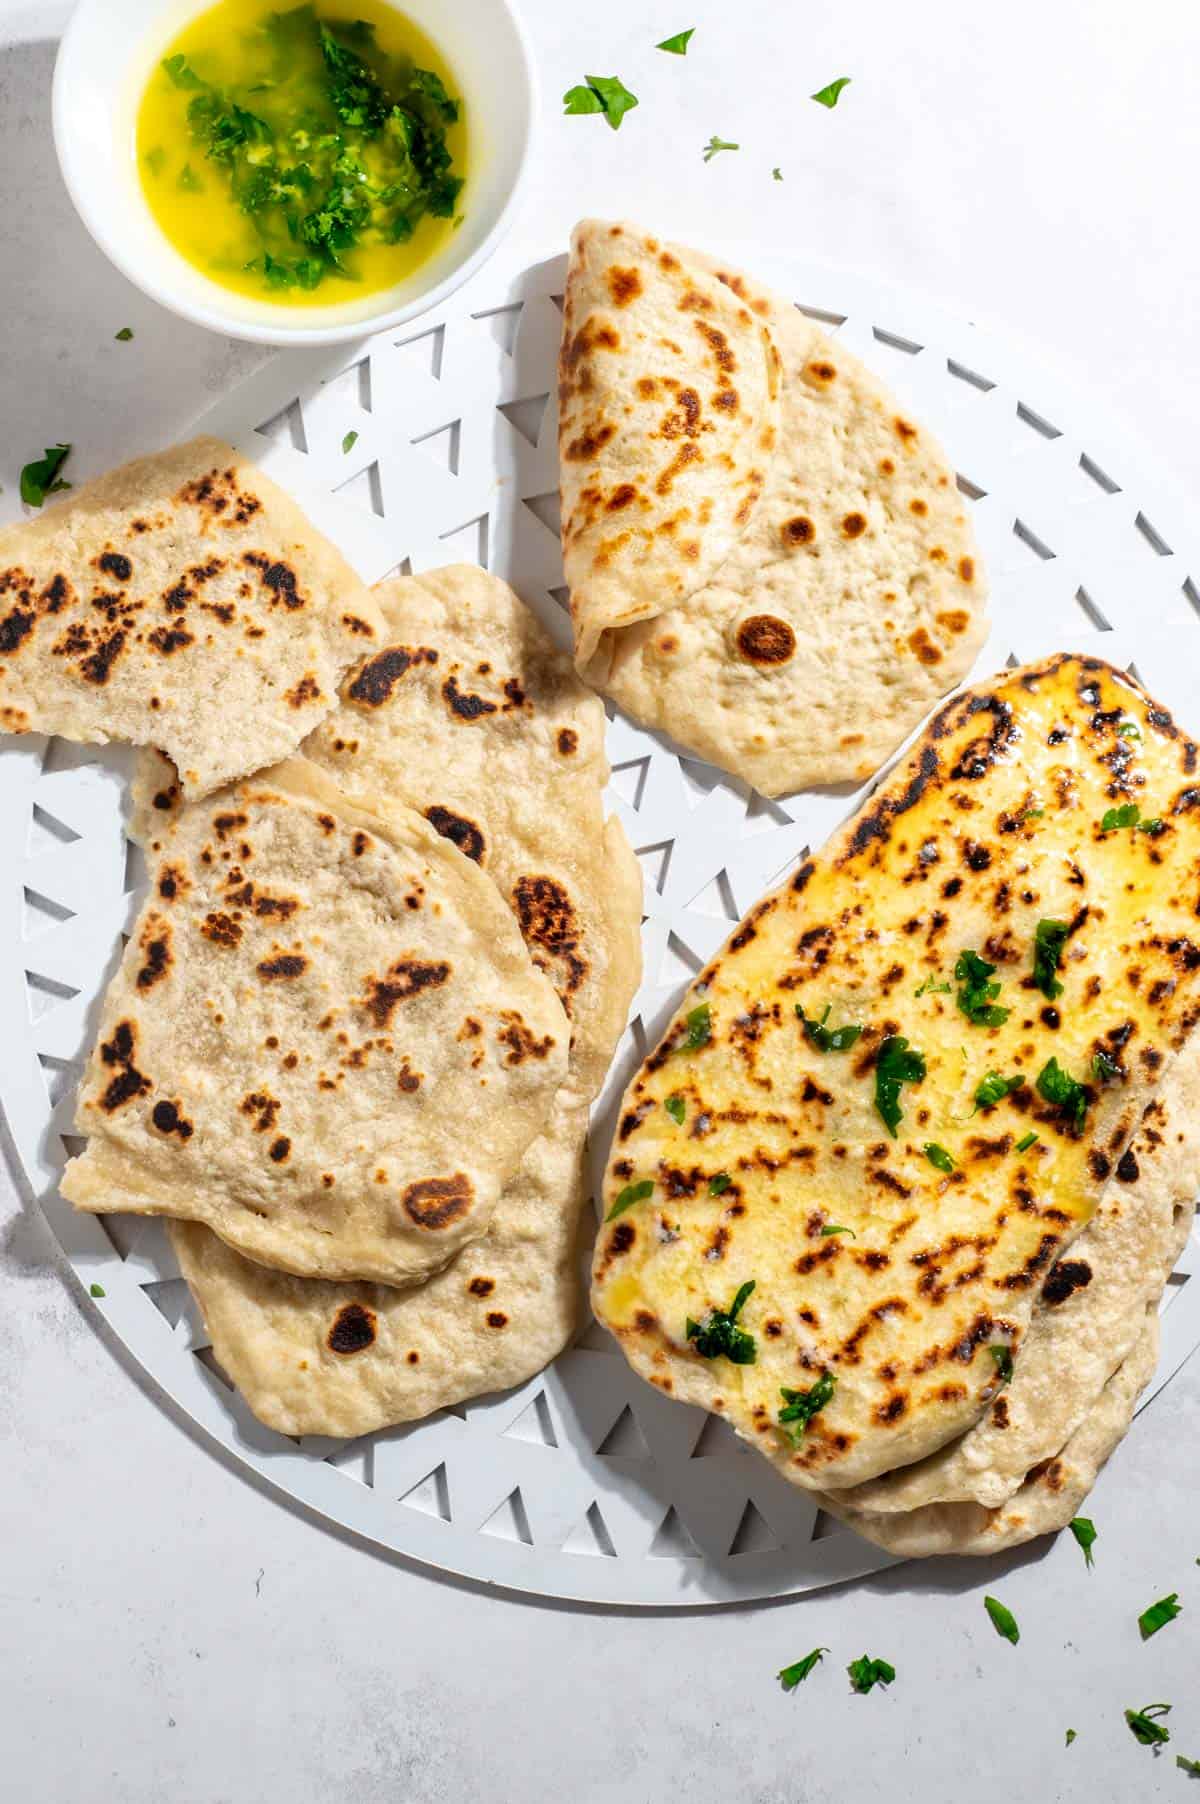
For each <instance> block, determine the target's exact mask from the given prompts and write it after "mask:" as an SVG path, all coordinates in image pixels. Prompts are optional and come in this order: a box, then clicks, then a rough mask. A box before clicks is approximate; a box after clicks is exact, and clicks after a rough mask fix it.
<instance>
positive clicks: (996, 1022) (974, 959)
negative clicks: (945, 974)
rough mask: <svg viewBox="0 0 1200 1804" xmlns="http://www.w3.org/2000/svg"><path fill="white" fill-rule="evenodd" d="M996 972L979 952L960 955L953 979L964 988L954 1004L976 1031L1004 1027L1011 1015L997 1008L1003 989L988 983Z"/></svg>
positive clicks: (966, 952) (960, 990)
mask: <svg viewBox="0 0 1200 1804" xmlns="http://www.w3.org/2000/svg"><path fill="white" fill-rule="evenodd" d="M995 969H996V967H995V965H989V963H988V961H987V959H986V958H980V956H979V954H978V952H972V951H971V950H969V949H968V950H967V951H965V952H960V953H959V955H958V959H957V962H956V963H955V966H954V978H955V982H956V983H958V984H959V985H961V988H960V989H959V992H958V994H957V996H956V997H955V999H954V1000H955V1001H956V1002H957V1004H958V1006H959V1009H960V1010H961V1011H962V1013H963V1014H964V1015H965V1016H966V1017H967V1020H968V1021H969V1022H970V1023H971V1024H972V1026H973V1027H1002V1026H1003V1024H1004V1023H1005V1022H1006V1021H1007V1020H1008V1017H1009V1014H1010V1013H1011V1011H1010V1010H1009V1009H1006V1008H997V1007H996V998H997V996H998V995H999V994H1000V985H999V984H998V983H989V981H988V979H989V978H990V977H991V975H992V973H993V971H994V970H995Z"/></svg>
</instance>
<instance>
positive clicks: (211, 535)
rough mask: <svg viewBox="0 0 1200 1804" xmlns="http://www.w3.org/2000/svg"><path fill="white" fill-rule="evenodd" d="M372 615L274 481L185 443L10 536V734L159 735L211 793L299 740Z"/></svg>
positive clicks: (1, 685) (363, 642)
mask: <svg viewBox="0 0 1200 1804" xmlns="http://www.w3.org/2000/svg"><path fill="white" fill-rule="evenodd" d="M380 625H381V622H380V619H379V614H378V611H377V609H376V607H375V604H374V602H373V601H372V600H371V596H370V594H369V592H368V590H367V589H366V588H365V587H364V585H363V584H362V583H361V582H360V581H359V580H358V578H357V577H356V576H355V574H354V572H353V570H352V569H351V568H350V566H349V564H347V562H346V560H345V559H344V558H343V557H342V556H341V554H340V553H339V552H338V551H337V550H335V548H334V547H333V546H332V545H331V544H330V543H329V542H328V540H327V539H325V538H323V537H322V535H321V534H320V533H319V532H317V531H316V529H315V528H314V527H313V526H311V525H310V524H309V522H308V521H307V520H306V519H305V517H304V515H303V514H302V513H301V511H300V509H299V508H298V507H297V506H296V504H295V502H294V501H292V500H291V499H290V497H289V496H287V495H285V494H284V492H283V490H282V489H280V488H279V487H278V486H277V485H276V484H275V483H273V482H272V481H271V480H270V479H269V478H268V477H266V476H264V475H263V473H262V471H261V470H258V469H256V468H255V466H254V465H253V464H252V463H250V462H248V460H247V459H246V458H244V457H242V456H240V455H239V454H238V453H237V452H236V451H234V450H232V449H231V448H230V446H228V445H226V444H223V443H222V442H221V441H220V440H219V439H213V438H197V439H193V440H192V441H191V443H190V444H186V445H178V446H176V447H175V448H174V449H172V450H169V451H163V452H160V453H158V454H157V455H156V456H153V457H142V458H138V459H137V460H136V461H135V462H134V463H129V464H125V465H123V466H122V467H121V468H120V469H118V470H113V471H112V472H111V473H110V474H109V475H107V476H102V477H100V478H99V479H98V480H97V481H95V482H89V483H87V484H86V485H85V486H84V487H83V488H81V489H78V490H77V491H75V492H74V493H73V494H71V495H70V496H69V497H68V498H67V499H66V500H64V501H62V502H61V503H59V504H57V505H56V506H53V507H51V508H48V509H47V511H46V512H45V514H43V515H41V516H40V517H39V518H38V519H36V520H30V521H28V522H26V523H25V524H23V525H20V526H12V527H9V528H8V529H7V530H6V531H4V532H2V533H0V730H3V731H6V732H10V733H57V734H60V735H61V736H62V737H63V738H65V739H75V740H82V741H83V742H85V743H90V744H104V743H106V742H107V741H109V740H124V741H128V742H130V743H132V744H134V745H153V746H157V747H159V748H160V749H161V750H162V751H163V752H165V753H166V754H167V755H168V757H170V759H171V760H172V762H173V763H174V765H175V767H176V769H177V770H178V772H179V777H180V780H181V782H182V785H183V792H184V794H185V795H186V796H189V797H191V796H198V795H204V794H206V793H208V792H209V791H211V790H214V789H218V788H220V787H221V785H222V784H224V783H227V782H230V781H232V780H233V779H234V778H236V777H239V776H242V775H244V774H245V773H246V772H248V771H252V770H257V769H259V768H261V767H262V766H264V765H267V764H272V763H274V762H275V761H276V760H277V759H279V758H283V757H286V756H287V755H288V753H290V752H292V751H294V750H295V748H296V747H297V746H298V745H299V743H300V741H301V739H303V737H304V735H305V734H306V733H307V732H309V731H310V730H311V729H312V728H313V727H314V726H315V725H316V723H317V721H319V720H320V719H321V717H322V716H323V715H325V714H327V713H328V712H329V710H330V708H331V707H333V705H334V702H335V701H336V697H337V686H338V682H339V680H340V678H341V676H342V673H343V671H345V670H346V668H347V667H348V666H349V665H350V664H354V663H357V662H358V661H359V660H360V659H361V658H362V657H363V655H364V653H365V652H367V651H369V650H370V648H371V647H372V646H373V645H374V644H376V643H377V642H378V636H379V630H380Z"/></svg>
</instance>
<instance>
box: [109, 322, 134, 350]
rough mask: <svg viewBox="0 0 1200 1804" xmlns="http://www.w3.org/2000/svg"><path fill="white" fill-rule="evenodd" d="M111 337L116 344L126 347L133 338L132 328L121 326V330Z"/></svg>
mask: <svg viewBox="0 0 1200 1804" xmlns="http://www.w3.org/2000/svg"><path fill="white" fill-rule="evenodd" d="M113 337H114V338H115V339H116V341H117V343H118V344H120V345H127V344H128V343H129V341H130V339H131V338H132V337H133V327H132V326H122V327H121V330H120V331H119V332H114V333H113Z"/></svg>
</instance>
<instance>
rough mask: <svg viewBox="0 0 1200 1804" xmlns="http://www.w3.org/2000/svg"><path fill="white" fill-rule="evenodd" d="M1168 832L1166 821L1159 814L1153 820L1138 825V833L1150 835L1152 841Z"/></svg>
mask: <svg viewBox="0 0 1200 1804" xmlns="http://www.w3.org/2000/svg"><path fill="white" fill-rule="evenodd" d="M1166 830H1167V823H1166V821H1164V820H1163V819H1162V817H1161V816H1160V815H1157V814H1156V815H1155V816H1154V818H1153V820H1149V821H1142V822H1140V823H1139V825H1138V832H1139V833H1148V834H1149V835H1150V837H1151V839H1157V838H1158V837H1159V835H1160V834H1163V833H1165V832H1166Z"/></svg>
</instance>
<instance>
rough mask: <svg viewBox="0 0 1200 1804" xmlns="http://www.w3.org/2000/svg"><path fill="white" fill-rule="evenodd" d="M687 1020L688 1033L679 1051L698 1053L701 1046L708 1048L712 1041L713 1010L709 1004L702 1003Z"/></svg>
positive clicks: (680, 1044)
mask: <svg viewBox="0 0 1200 1804" xmlns="http://www.w3.org/2000/svg"><path fill="white" fill-rule="evenodd" d="M685 1019H686V1021H687V1032H686V1034H684V1036H683V1039H682V1040H681V1041H680V1043H679V1050H680V1051H681V1052H698V1051H699V1050H700V1048H701V1046H707V1045H708V1042H709V1041H710V1040H711V1039H712V1010H711V1009H710V1008H709V1006H708V1004H707V1002H702V1003H701V1004H700V1006H699V1008H694V1009H692V1011H691V1013H690V1014H689V1015H687V1016H686V1017H685Z"/></svg>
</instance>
